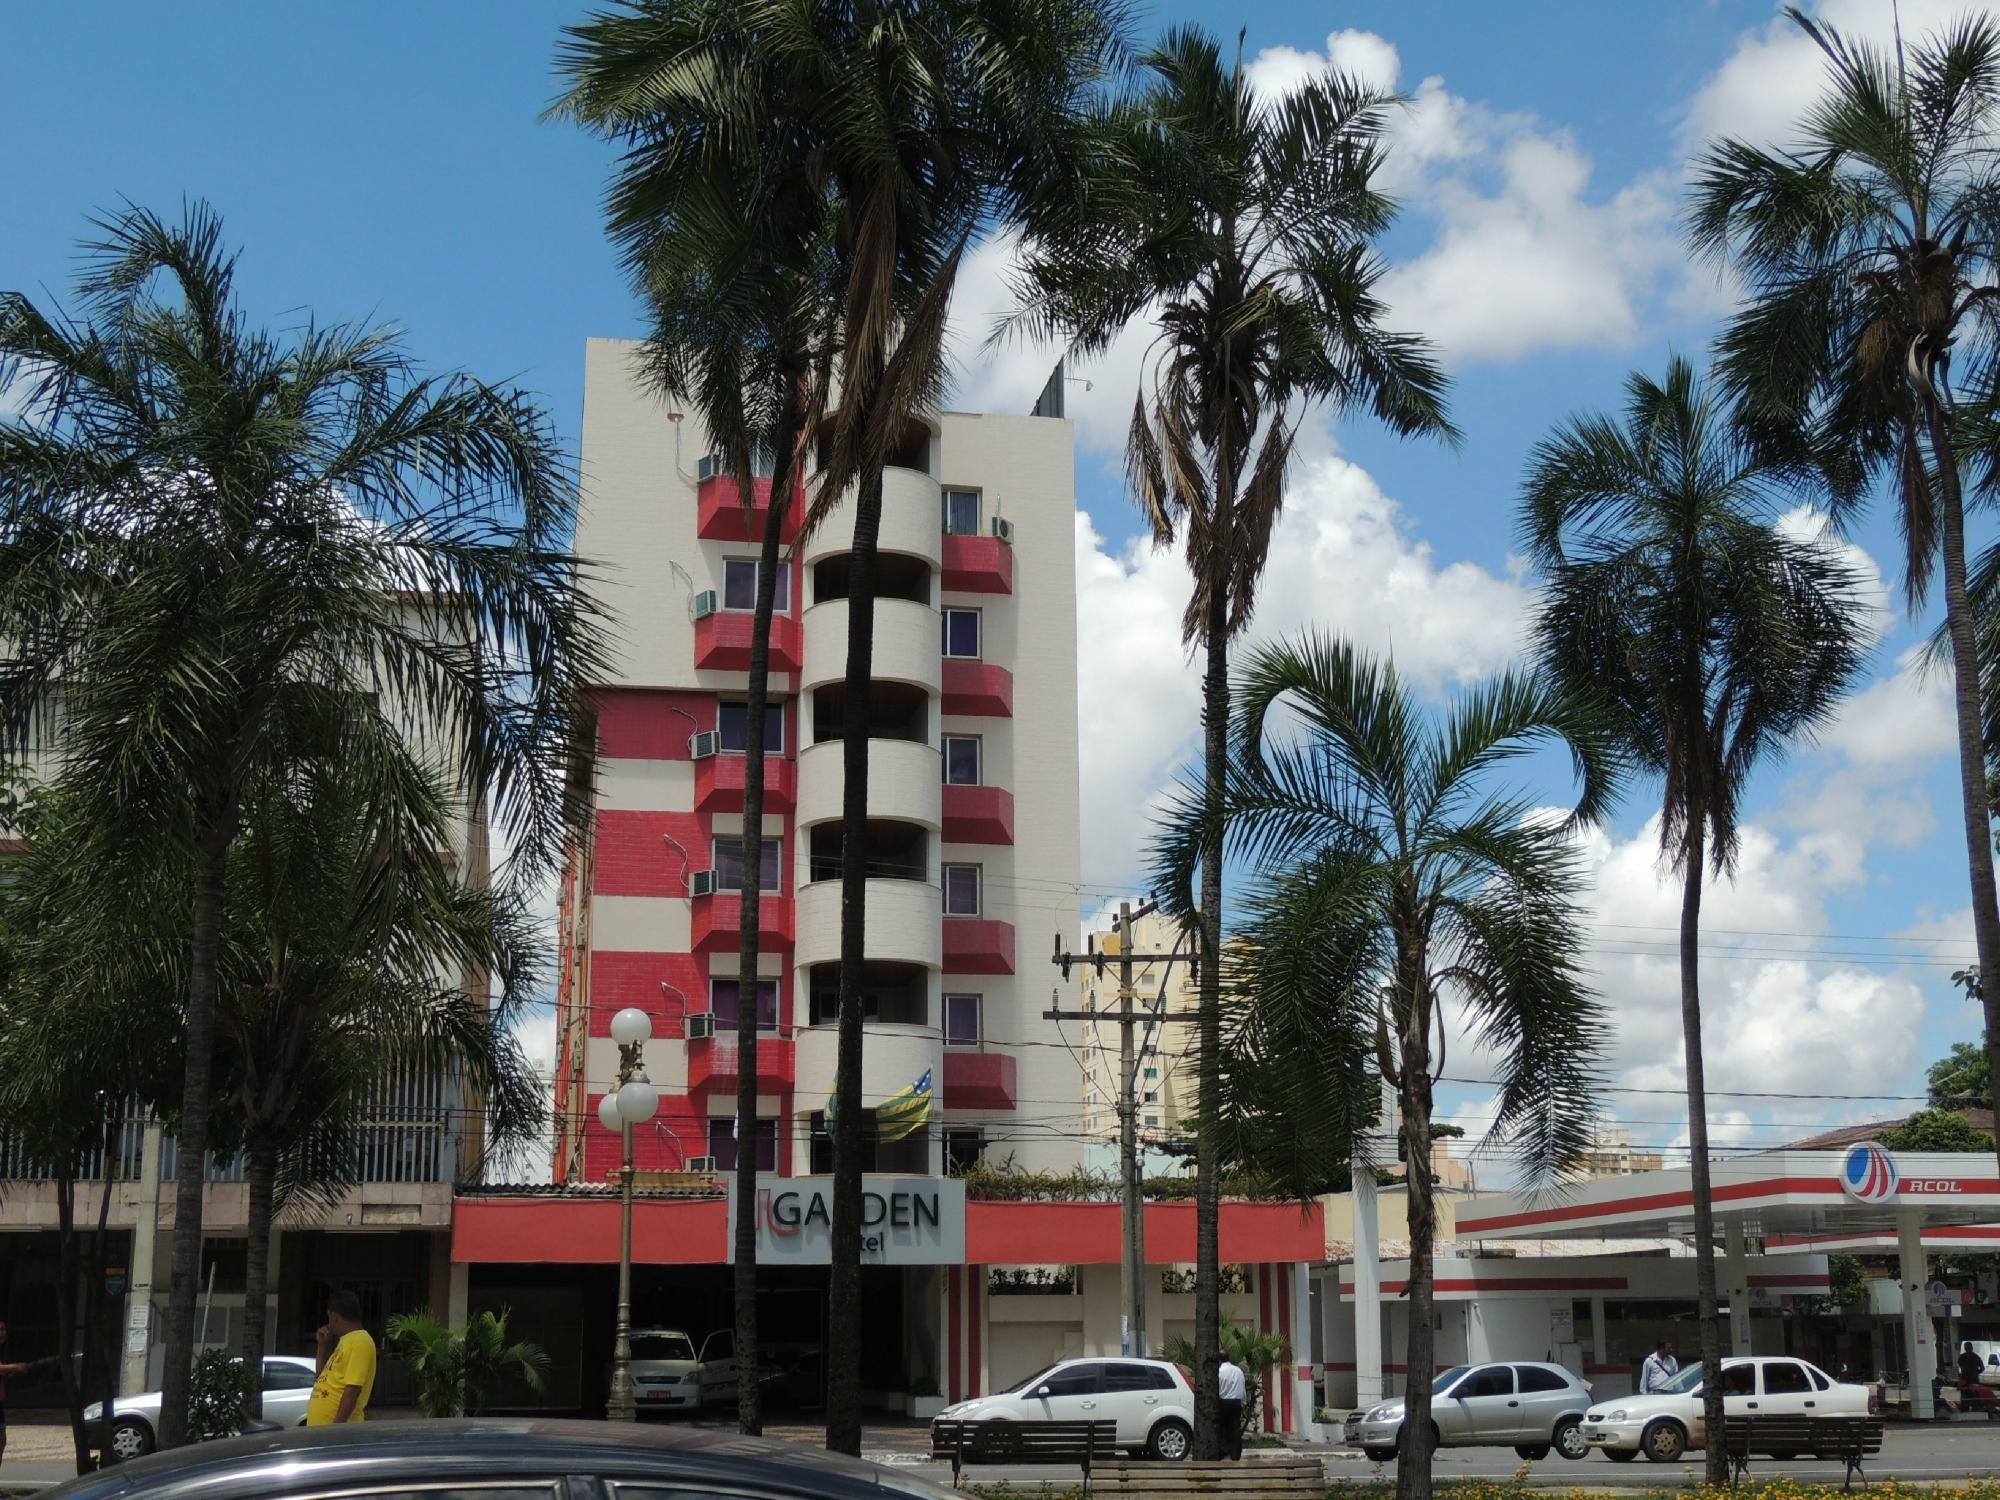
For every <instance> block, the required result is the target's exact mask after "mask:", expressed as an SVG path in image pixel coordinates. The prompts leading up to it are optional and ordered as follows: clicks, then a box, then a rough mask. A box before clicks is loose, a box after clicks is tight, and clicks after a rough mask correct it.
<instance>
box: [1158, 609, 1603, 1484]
mask: <svg viewBox="0 0 2000 1500" xmlns="http://www.w3.org/2000/svg"><path fill="white" fill-rule="evenodd" d="M1235 694H1236V709H1235V715H1234V723H1233V733H1232V756H1231V765H1230V774H1229V780H1228V784H1227V787H1226V795H1225V802H1224V813H1225V818H1226V829H1227V845H1228V848H1229V850H1230V852H1231V853H1233V854H1235V855H1237V856H1238V857H1240V858H1243V859H1245V860H1248V861H1249V862H1250V863H1251V864H1252V865H1253V866H1254V867H1255V868H1257V869H1258V870H1259V871H1260V872H1261V873H1260V874H1259V875H1258V877H1257V878H1256V880H1255V881H1254V882H1253V883H1252V885H1251V887H1250V891H1249V896H1248V899H1247V901H1246V903H1245V912H1246V915H1245V918H1244V919H1243V920H1242V921H1241V922H1240V923H1239V924H1238V926H1237V931H1238V933H1239V935H1240V936H1241V938H1242V939H1243V941H1241V942H1239V943H1236V944H1233V945H1232V947H1231V950H1230V962H1231V964H1232V967H1233V968H1234V970H1235V973H1234V974H1233V976H1232V977H1233V979H1234V984H1233V986H1232V987H1233V988H1236V989H1237V990H1238V991H1239V992H1240V993H1243V994H1245V995H1247V996H1249V997H1250V999H1249V1002H1248V1008H1249V1010H1250V1011H1251V1012H1252V1013H1255V1012H1264V1013H1266V1014H1267V1015H1268V1016H1269V1017H1270V1018H1272V1019H1273V1020H1274V1021H1275V1022H1276V1023H1277V1024H1278V1025H1279V1026H1280V1027H1281V1028H1282V1027H1287V1026H1289V1027H1291V1028H1292V1029H1294V1030H1298V1029H1301V1028H1302V1029H1303V1030H1305V1031H1308V1032H1317V1033H1319V1034H1321V1035H1323V1036H1329V1037H1335V1038H1338V1046H1339V1050H1340V1055H1341V1057H1342V1058H1343V1059H1344V1060H1345V1065H1344V1066H1342V1067H1341V1068H1340V1069H1339V1070H1338V1071H1335V1072H1332V1073H1328V1072H1326V1071H1324V1070H1323V1068H1322V1066H1321V1064H1322V1062H1323V1060H1324V1054H1323V1052H1321V1051H1320V1050H1318V1049H1312V1048H1294V1049H1290V1050H1288V1051H1285V1052H1283V1053H1282V1054H1274V1055H1272V1056H1271V1057H1270V1059H1269V1065H1270V1067H1271V1068H1272V1069H1273V1070H1274V1073H1275V1075H1276V1081H1277V1086H1278V1087H1279V1088H1280V1089H1281V1090H1282V1092H1284V1093H1285V1094H1287V1095H1289V1096H1290V1097H1291V1098H1292V1099H1294V1100H1295V1101H1296V1107H1297V1108H1299V1109H1302V1110H1307V1111H1316V1112H1318V1113H1320V1114H1323V1115H1325V1114H1331V1115H1333V1116H1334V1117H1336V1118H1338V1119H1340V1120H1343V1121H1349V1122H1364V1121H1366V1120H1367V1119H1368V1118H1370V1117H1371V1116H1372V1115H1373V1114H1374V1113H1375V1109H1376V1105H1377V1103H1378V1101H1379V1097H1380V1082H1379V1081H1378V1076H1377V1074H1378V1071H1379V1078H1380V1079H1386V1080H1387V1081H1388V1082H1389V1083H1390V1084H1391V1085H1392V1086H1393V1087H1394V1089H1395V1091H1396V1097H1397V1102H1398V1106H1399V1112H1400V1127H1401V1132H1402V1142H1403V1151H1404V1155H1405V1157H1406V1159H1407V1162H1408V1173H1409V1190H1410V1191H1409V1219H1410V1286H1409V1293H1408V1296H1409V1348H1408V1353H1407V1354H1406V1356H1405V1369H1406V1370H1407V1374H1406V1376H1405V1380H1404V1401H1405V1404H1406V1408H1407V1416H1406V1418H1405V1421H1404V1423H1403V1434H1404V1440H1403V1443H1402V1445H1401V1452H1400V1454H1399V1457H1398V1467H1397V1475H1396V1492H1397V1494H1398V1496H1399V1497H1401V1500H1424V1497H1427V1496H1428V1495H1429V1494H1430V1490H1431V1475H1430V1455H1431V1448H1432V1441H1433V1431H1432V1426H1431V1420H1430V1390H1431V1379H1432V1372H1433V1367H1434V1364H1435V1358H1434V1355H1435V1350H1434V1347H1433V1336H1432V1334H1433V1331H1432V1326H1431V1308H1432V1300H1431V1299H1432V1279H1431V1254H1432V1247H1433V1244H1434V1243H1435V1238H1436V1230H1437V1211H1436V1203H1435V1198H1434V1184H1433V1180H1432V1179H1433V1174H1432V1169H1431V1111H1432V1106H1433V1091H1434V1088H1435V1085H1436V1083H1437V1080H1438V1078H1439V1076H1440V1075H1441V1074H1442V1072H1443V1070H1444V1062H1445V1058H1444V1033H1445V1029H1446V1027H1447V1024H1448V1023H1449V1022H1451V1021H1453V1020H1456V1021H1457V1023H1458V1024H1459V1025H1461V1026H1463V1027H1465V1028H1466V1029H1467V1030H1469V1031H1470V1033H1471V1036H1472V1038H1473V1041H1474V1044H1475V1045H1476V1046H1479V1047H1481V1048H1483V1049H1485V1050H1487V1051H1489V1052H1490V1053H1492V1054H1493V1060H1492V1063H1491V1066H1492V1067H1493V1069H1494V1071H1495V1073H1496V1075H1497V1076H1498V1078H1499V1080H1500V1097H1499V1102H1498V1106H1497V1108H1496V1110H1495V1116H1496V1118H1495V1120H1494V1124H1493V1131H1492V1134H1493V1136H1494V1137H1495V1138H1496V1139H1497V1140H1501V1141H1504V1142H1506V1143H1507V1144H1508V1145H1509V1146H1510V1147H1511V1149H1512V1151H1513V1153H1514V1154H1515V1156H1516V1157H1517V1158H1518V1159H1519V1161H1520V1164H1521V1166H1522V1168H1523V1170H1524V1173H1525V1174H1526V1175H1527V1176H1528V1177H1529V1178H1530V1179H1536V1178H1541V1179H1546V1178H1548V1177H1550V1176H1551V1175H1552V1174H1553V1173H1554V1172H1555V1171H1556V1170H1557V1169H1558V1168H1559V1167H1560V1166H1561V1165H1562V1164H1563V1163H1565V1162H1566V1161H1569V1160H1571V1159H1573V1158H1574V1156H1575V1155H1576V1154H1577V1153H1578V1152H1580V1151H1581V1150H1582V1149H1583V1148H1584V1147H1585V1146H1586V1145H1587V1144H1588V1143H1589V1139H1590V1122H1591V1119H1592V1116H1593V1114H1594V1112H1595V1103H1594V1099H1593V1093H1594V1088H1595V1084H1596V1081H1597V1072H1596V1060H1597V1042H1596V1037H1597V1035H1598V1033H1599V1031H1600V1029H1601V1028H1600V1027H1599V1025H1598V1022H1599V1019H1600V1014H1601V1012H1600V1010H1599V1007H1598V1005H1597V1002H1596V1000H1595V998H1594V997H1593V996H1592V995H1591V993H1590V991H1589V989H1588V988H1587V987H1586V985H1585V983H1584V981H1583V977H1582V974H1581V971H1580V967H1579V965H1578V962H1577V955H1578V953H1579V952H1580V951H1581V949H1582V947H1583V933H1582V923H1581V920H1580V917H1579V913H1578V907H1577V898H1578V895H1579V893H1580V889H1581V885H1582V880H1581V873H1580V870H1579V867H1578V857H1577V849H1576V842H1575V839H1574V836H1573V835H1574V829H1575V828H1576V827H1577V826H1579V825H1581V824H1584V823H1588V822H1594V821H1596V820H1597V819H1599V818H1600V817H1602V815H1603V814H1604V812H1605V810H1606V808H1607V806H1608V802H1609V799H1610V797H1611V795H1612V791H1613V787H1614V783H1615V780H1616V777H1617V775H1618V773H1619V770H1620V758H1619V755H1618V752H1617V749H1616V747H1615V745H1614V744H1613V742H1612V740H1611V738H1610V736H1609V735H1608V734H1607V733H1606V732H1605V728H1604V725H1603V723H1602V721H1601V720H1600V719H1599V718H1598V716H1596V715H1595V714H1594V713H1592V712H1591V711H1590V709H1589V707H1588V705H1586V704H1583V703H1582V702H1580V700H1577V699H1575V698H1573V697H1571V696H1569V695H1567V694H1564V693H1561V692H1558V691H1556V690H1554V689H1552V688H1551V687H1549V686H1548V685H1546V684H1545V683H1543V682H1541V681H1538V680H1535V679H1531V678H1523V677H1515V676H1507V677H1502V678H1500V679H1499V680H1498V681H1496V682H1493V683H1491V684H1489V685H1488V686H1486V687H1484V688H1481V689H1479V690H1477V691H1473V692H1469V693H1467V694H1465V695H1464V696H1463V697H1462V698H1461V700H1460V701H1459V702H1458V703H1457V704H1456V705H1454V707H1453V708H1452V709H1451V711H1450V712H1449V713H1448V714H1447V715H1445V716H1443V718H1442V721H1441V722H1438V723H1431V722H1428V721H1427V720H1428V716H1427V715H1426V714H1425V713H1424V711H1423V709H1422V708H1421V707H1420V706H1419V705H1418V704H1417V703H1416V702H1415V701H1414V699H1413V698H1412V696H1411V694H1410V692H1409V690H1408V689H1407V688H1406V687H1405V686H1404V684H1403V683H1402V681H1401V680H1400V679H1399V678H1398V677H1397V676H1396V672H1395V668H1394V667H1393V666H1381V665H1377V664H1376V663H1375V662H1373V661H1372V660H1370V659H1368V658H1367V657H1365V656H1363V655H1362V654H1361V653H1359V652H1357V651H1356V650H1354V648H1353V647H1351V646H1348V645H1346V644H1344V643H1342V642H1337V641H1330V640H1326V639H1323V638H1320V637H1317V636H1307V637H1305V638H1303V639H1300V640H1298V641H1293V642H1285V643H1282V644H1278V645H1271V646H1264V647H1260V648H1258V649H1257V650H1255V651H1253V652H1252V653H1251V655H1250V657H1249V659H1248V661H1247V662H1245V663H1244V665H1243V667H1242V669H1241V670H1240V672H1239V673H1238V676H1237V680H1236V683H1235ZM1294 721H1295V722H1296V723H1297V725H1298V732H1297V734H1296V737H1293V736H1291V734H1290V732H1289V729H1288V728H1287V726H1288V725H1289V724H1290V723H1292V722H1294ZM1546 744H1553V745H1555V746H1557V747H1560V748H1564V749H1567V750H1568V751H1569V753H1570V754H1571V756H1572V757H1573V759H1574V762H1575V766H1576V770H1577V775H1578V778H1579V781H1580V788H1579V794H1578V800H1577V804H1576V807H1575V809H1574V811H1573V812H1572V813H1571V814H1570V816H1569V817H1568V818H1567V819H1565V818H1563V817H1560V816H1554V817H1551V816H1549V815H1548V814H1547V813H1546V812H1545V811H1544V810H1542V809H1541V808H1540V805H1539V799H1537V798H1535V797H1533V796H1532V795H1529V794H1528V793H1527V792H1526V791H1524V790H1523V789H1521V788H1517V787H1502V788H1493V787H1492V786H1491V785H1490V783H1491V782H1492V780H1493V779H1494V776H1495V774H1496V773H1497V772H1499V771H1500V770H1501V769H1502V768H1503V767H1504V766H1505V765H1506V764H1507V763H1508V762H1510V761H1512V760H1515V759H1518V758H1520V757H1521V756H1523V755H1525V754H1527V753H1529V752H1530V751H1532V750H1534V749H1535V748H1537V747H1538V746H1541V745H1546ZM1208 824H1209V813H1208V810H1207V792H1206V788H1205V786H1194V785H1190V786H1189V787H1188V788H1187V790H1186V791H1185V793H1184V794H1183V796H1182V798H1181V800H1180V803H1179V805H1178V806H1177V807H1176V808H1175V809H1174V810H1173V813H1172V814H1171V815H1170V818H1169V822H1168V825H1167V828H1166V830H1165V832H1164V834H1163V836H1162V838H1161V839H1160V841H1159V843H1158V845H1157V848H1156V864H1157V870H1156V874H1157V876H1158V879H1159V881H1160V888H1161V889H1163V890H1164V891H1166V892H1167V893H1168V897H1169V900H1170V901H1171V902H1172V903H1174V904H1176V905H1178V906H1180V907H1182V908H1183V909H1185V908H1186V907H1188V906H1190V905H1191V903H1192V900H1193V895H1194V884H1193V882H1194V876H1195V872H1196V870H1197V868H1198V867H1199V866H1200V865H1201V863H1202V862H1203V861H1204V860H1205V859H1206V858H1207V857H1208V856H1207V854H1206V852H1205V849H1204V846H1205V845H1206V844H1207V843H1209V842H1210V841H1211V840H1212V838H1213V829H1212V828H1211V827H1210V826H1208ZM1447 1005H1450V1006H1451V1007H1452V1010H1451V1012H1450V1013H1449V1014H1448V1013H1447V1009H1446V1007H1447ZM1371 1051H1372V1052H1373V1053H1374V1054H1375V1063H1376V1068H1375V1069H1374V1070H1371V1069H1368V1068H1367V1067H1365V1066H1364V1065H1363V1059H1364V1058H1366V1056H1367V1055H1368V1054H1369V1052H1371ZM1268 1165H1269V1166H1270V1167H1272V1168H1275V1169H1276V1171H1277V1172H1278V1174H1279V1175H1280V1177H1281V1180H1283V1181H1285V1182H1286V1183H1287V1185H1288V1186H1290V1187H1291V1189H1292V1190H1293V1191H1294V1192H1296V1193H1298V1194H1300V1195H1301V1196H1303V1195H1305V1194H1308V1193H1310V1192H1312V1191H1314V1190H1315V1188H1316V1185H1317V1181H1318V1168H1319V1163H1318V1161H1317V1158H1316V1156H1315V1154H1314V1153H1313V1152H1310V1151H1303V1152H1280V1153H1278V1155H1277V1158H1276V1159H1275V1160H1274V1161H1272V1162H1270V1163H1268ZM1363 1165H1364V1166H1365V1165H1366V1164H1365V1163H1364V1164H1363ZM1579 1436H1580V1435H1579Z"/></svg>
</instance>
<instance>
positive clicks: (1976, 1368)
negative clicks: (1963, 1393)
mask: <svg viewBox="0 0 2000 1500" xmlns="http://www.w3.org/2000/svg"><path fill="white" fill-rule="evenodd" d="M1985 1369H1986V1362H1985V1361H1984V1360H1982V1359H1981V1358H1980V1357H1979V1351H1978V1350H1977V1349H1975V1348H1973V1347H1972V1345H1971V1344H1970V1343H1965V1344H1961V1345H1959V1349H1958V1383H1959V1384H1960V1385H1961V1386H1963V1387H1965V1388H1966V1389H1968V1390H1969V1389H1971V1388H1972V1387H1973V1386H1976V1385H1978V1384H1979V1377H1980V1375H1981V1373H1982V1372H1983V1371H1984V1370H1985Z"/></svg>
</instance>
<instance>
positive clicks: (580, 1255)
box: [451, 1110, 729, 1266]
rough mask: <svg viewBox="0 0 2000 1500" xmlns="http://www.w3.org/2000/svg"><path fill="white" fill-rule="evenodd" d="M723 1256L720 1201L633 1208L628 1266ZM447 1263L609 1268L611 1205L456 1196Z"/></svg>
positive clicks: (614, 1248)
mask: <svg viewBox="0 0 2000 1500" xmlns="http://www.w3.org/2000/svg"><path fill="white" fill-rule="evenodd" d="M593 1113H594V1110H593ZM597 1128H598V1131H599V1134H601V1135H606V1136H607V1139H608V1133H607V1132H605V1131H603V1130H602V1128H601V1127H597ZM552 1208H554V1209H555V1210H556V1211H555V1212H551V1211H550V1210H551V1209H552ZM728 1254H729V1207H728V1204H727V1203H725V1202H724V1201H723V1200H722V1199H720V1198H707V1199H701V1200H698V1201H695V1202H679V1203H674V1202H665V1203H663V1202H646V1201H643V1200H642V1201H640V1202H638V1203H635V1204H633V1206H632V1259H633V1260H634V1261H637V1262H639V1263H640V1264H642V1265H652V1266H686V1265H720V1264H722V1263H723V1262H724V1261H725V1260H726V1259H727V1258H728ZM451 1258H452V1259H453V1260H454V1261H457V1262H459V1263H461V1264H472V1265H482V1264H494V1265H616V1264H617V1263H618V1200H617V1199H616V1198H613V1197H610V1196H606V1197H604V1198H589V1199H583V1200H581V1201H579V1200H574V1199H573V1200H570V1201H567V1202H564V1203H562V1204H560V1205H552V1204H549V1203H546V1202H543V1201H541V1200H538V1199H533V1198H460V1199H458V1200H457V1202H456V1203H455V1204H454V1205H453V1211H452V1220H451Z"/></svg>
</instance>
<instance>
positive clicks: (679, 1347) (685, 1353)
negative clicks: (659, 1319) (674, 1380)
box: [632, 1333, 694, 1359]
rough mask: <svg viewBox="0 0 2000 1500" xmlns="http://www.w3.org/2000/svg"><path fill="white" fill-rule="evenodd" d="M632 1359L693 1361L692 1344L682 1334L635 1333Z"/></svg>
mask: <svg viewBox="0 0 2000 1500" xmlns="http://www.w3.org/2000/svg"><path fill="white" fill-rule="evenodd" d="M632 1357H633V1358H634V1359H693V1358H694V1344H693V1343H692V1341H690V1340H689V1338H688V1336H687V1335H686V1334H684V1333H635V1334H633V1335H632Z"/></svg>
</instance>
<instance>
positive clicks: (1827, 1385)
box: [1806, 1365, 1833, 1391]
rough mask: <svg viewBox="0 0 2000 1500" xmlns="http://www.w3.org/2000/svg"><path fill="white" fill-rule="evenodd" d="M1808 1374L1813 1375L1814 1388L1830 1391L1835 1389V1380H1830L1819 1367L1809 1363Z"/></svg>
mask: <svg viewBox="0 0 2000 1500" xmlns="http://www.w3.org/2000/svg"><path fill="white" fill-rule="evenodd" d="M1806 1374H1808V1375H1810V1376H1812V1383H1813V1389H1814V1390H1816V1391H1830V1390H1832V1389H1833V1382H1832V1381H1831V1380H1828V1379H1827V1378H1826V1375H1825V1374H1824V1373H1823V1372H1822V1371H1821V1370H1819V1369H1818V1368H1817V1367H1815V1366H1813V1365H1807V1366H1806Z"/></svg>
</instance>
